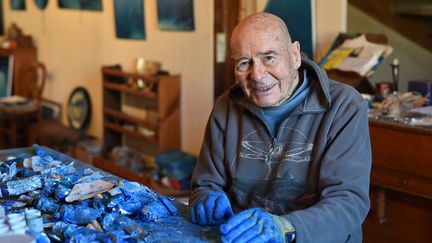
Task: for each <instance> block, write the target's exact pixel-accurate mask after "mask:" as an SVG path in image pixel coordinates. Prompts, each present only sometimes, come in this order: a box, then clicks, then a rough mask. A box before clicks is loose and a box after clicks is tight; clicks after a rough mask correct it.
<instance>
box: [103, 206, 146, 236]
mask: <svg viewBox="0 0 432 243" xmlns="http://www.w3.org/2000/svg"><path fill="white" fill-rule="evenodd" d="M102 227H103V229H104V230H106V231H110V232H111V231H115V230H119V229H121V230H123V231H125V232H126V233H127V234H129V235H130V236H131V237H133V238H135V239H137V240H142V239H144V237H145V236H146V235H147V234H148V233H147V231H146V230H145V229H144V228H143V227H142V226H141V225H140V224H139V223H138V222H137V221H135V220H133V219H131V218H129V217H127V216H125V215H121V214H114V213H109V214H105V217H104V218H103V220H102Z"/></svg>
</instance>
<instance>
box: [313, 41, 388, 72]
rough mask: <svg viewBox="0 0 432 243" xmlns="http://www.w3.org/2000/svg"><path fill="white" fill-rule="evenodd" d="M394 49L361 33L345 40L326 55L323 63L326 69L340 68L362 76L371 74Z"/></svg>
mask: <svg viewBox="0 0 432 243" xmlns="http://www.w3.org/2000/svg"><path fill="white" fill-rule="evenodd" d="M392 51H393V48H392V47H391V46H389V45H383V44H376V43H372V42H369V41H367V40H366V36H365V35H360V36H359V37H356V38H353V39H347V40H345V41H344V42H343V43H342V45H341V46H339V47H338V48H336V49H334V50H333V51H332V52H331V53H330V54H329V55H328V56H327V57H325V59H324V60H323V61H322V62H321V65H322V67H323V68H324V69H326V70H332V69H338V70H341V71H350V72H356V73H357V74H359V75H360V76H370V75H371V74H372V73H373V71H374V70H375V69H376V67H377V66H378V64H379V63H381V62H382V61H383V60H384V58H386V57H387V56H388V55H390V53H391V52H392Z"/></svg>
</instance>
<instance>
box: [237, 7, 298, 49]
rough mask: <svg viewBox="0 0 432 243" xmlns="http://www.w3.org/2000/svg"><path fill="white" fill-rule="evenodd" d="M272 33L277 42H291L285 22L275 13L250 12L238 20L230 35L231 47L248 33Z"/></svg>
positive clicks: (288, 43)
mask: <svg viewBox="0 0 432 243" xmlns="http://www.w3.org/2000/svg"><path fill="white" fill-rule="evenodd" d="M250 33H254V34H259V35H260V34H267V35H269V34H270V35H272V36H273V38H275V39H276V40H277V41H278V42H280V43H281V44H285V45H286V46H288V45H290V44H291V37H290V35H289V32H288V28H287V26H286V24H285V22H284V21H283V20H282V19H281V18H279V17H278V16H276V15H273V14H270V13H265V12H260V13H256V14H252V15H249V16H247V17H246V18H244V19H243V20H241V21H240V23H239V24H238V25H237V26H236V27H235V28H234V30H233V33H232V35H231V47H232V48H234V49H235V46H236V45H237V43H238V42H239V41H241V39H242V38H247V36H248V34H250Z"/></svg>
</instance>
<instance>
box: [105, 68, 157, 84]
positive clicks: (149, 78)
mask: <svg viewBox="0 0 432 243" xmlns="http://www.w3.org/2000/svg"><path fill="white" fill-rule="evenodd" d="M103 73H104V74H105V75H107V76H114V77H122V78H126V79H128V78H133V79H144V80H145V81H148V82H153V83H155V84H157V83H158V78H157V76H152V75H145V74H139V73H133V72H125V71H122V70H118V69H114V68H103Z"/></svg>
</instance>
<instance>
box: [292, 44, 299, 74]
mask: <svg viewBox="0 0 432 243" xmlns="http://www.w3.org/2000/svg"><path fill="white" fill-rule="evenodd" d="M290 49H291V58H292V61H293V64H294V67H295V69H299V68H300V65H301V52H300V43H299V42H298V41H294V42H293V43H292V44H291V47H290Z"/></svg>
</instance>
